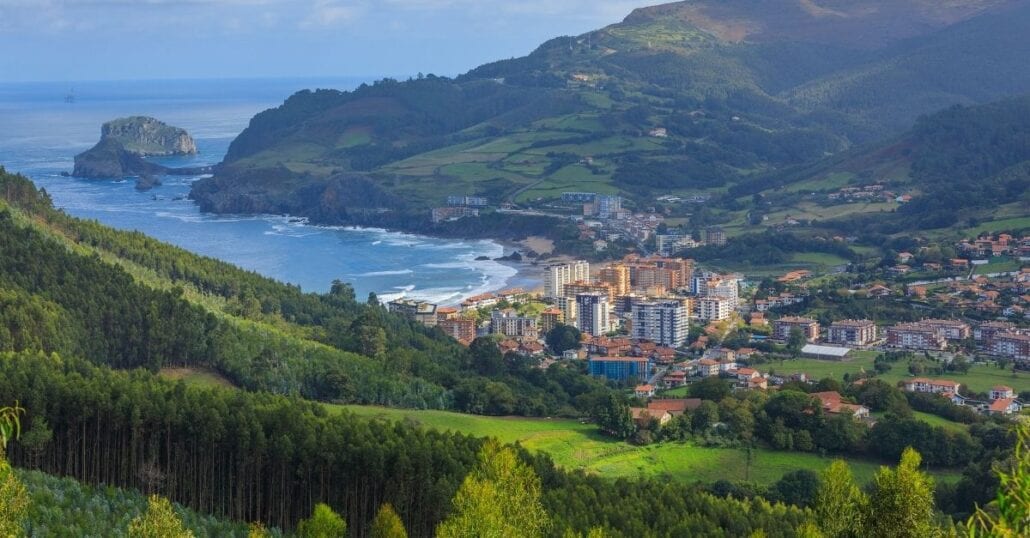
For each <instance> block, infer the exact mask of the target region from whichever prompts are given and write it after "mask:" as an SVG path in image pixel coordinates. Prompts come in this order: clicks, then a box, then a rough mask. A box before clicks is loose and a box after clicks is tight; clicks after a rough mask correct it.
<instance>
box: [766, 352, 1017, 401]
mask: <svg viewBox="0 0 1030 538" xmlns="http://www.w3.org/2000/svg"><path fill="white" fill-rule="evenodd" d="M851 355H852V358H851V359H849V360H846V361H825V360H819V359H788V360H783V361H775V362H769V363H765V364H761V365H758V369H759V370H762V371H763V372H766V371H770V370H772V371H774V372H775V373H777V374H792V373H799V372H805V373H807V374H808V375H810V376H812V377H813V378H815V379H821V378H824V377H832V378H834V379H842V378H843V377H844V374H846V373H849V374H855V373H858V372H860V371H863V370H864V371H872V370H873V359H875V358H876V355H877V353H876V352H874V351H853V352H852V353H851ZM878 377H879V379H883V380H884V381H887V382H888V383H897V382H898V381H902V380H904V379H907V378H909V377H912V376H911V375H909V373H908V363H907V362H906V361H899V362H897V363H896V364H894V367H893V368H892V369H891V371H889V372H887V373H886V374H883V375H880V376H878ZM925 377H941V378H945V379H950V380H952V381H957V382H959V383H962V384H964V385H966V386H968V387H969V388H970V389H972V390H974V391H976V392H987V391H989V390H990V389H991V387H993V386H995V385H1007V386H1010V387H1012V388H1013V389H1015V390H1016V392H1021V391H1026V390H1030V373H1028V372H1020V373H1018V374H1013V373H1012V371H1011V370H1002V369H1000V368H998V367H996V366H985V365H979V364H978V365H974V366H973V367H972V368H970V370H969V373H966V374H959V373H948V374H945V375H941V376H932V375H930V376H925Z"/></svg>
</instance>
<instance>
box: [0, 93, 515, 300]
mask: <svg viewBox="0 0 1030 538" xmlns="http://www.w3.org/2000/svg"><path fill="white" fill-rule="evenodd" d="M361 82H363V81H361V80H348V79H338V80H317V81H316V80H230V81H140V82H91V83H78V84H73V83H24V84H0V165H2V166H4V167H6V168H7V169H8V170H9V171H15V172H20V173H22V174H25V175H26V176H28V177H30V178H31V179H32V180H33V181H34V182H35V183H36V184H37V185H38V186H40V187H43V188H45V189H46V190H47V192H49V193H50V195H51V197H53V199H54V203H55V204H56V205H57V206H58V207H60V208H63V209H64V210H65V211H67V212H68V213H70V214H72V215H75V216H78V217H84V218H90V219H96V220H98V221H100V222H102V223H104V224H106V225H108V226H112V227H115V228H120V229H124V230H139V231H141V232H143V233H146V234H148V235H151V236H153V237H156V238H158V239H160V240H162V241H166V242H169V243H173V244H176V245H178V246H181V247H183V248H186V249H188V250H191V251H193V252H196V253H199V254H204V255H208V256H214V257H216V258H220V259H222V260H225V261H228V262H231V263H234V264H236V265H239V266H240V267H244V268H246V269H251V270H254V271H257V272H260V273H262V274H264V275H267V276H270V277H273V278H276V279H278V280H281V281H285V282H290V283H294V284H298V285H300V286H301V287H302V288H303V289H305V290H309V291H325V290H327V289H328V288H329V285H330V283H331V282H332V281H333V280H334V279H341V280H344V281H348V282H351V283H352V284H353V285H354V287H355V289H356V291H357V293H358V294H359V295H358V296H359V297H363V296H365V295H367V294H368V293H369V292H371V291H374V292H376V293H377V294H379V295H380V296H381V297H383V298H393V297H398V296H401V295H406V296H409V297H416V298H420V299H427V300H432V301H435V302H439V303H441V304H453V303H456V302H458V301H460V300H461V299H462V298H464V297H467V296H469V295H474V294H478V293H484V292H487V291H493V290H496V289H500V288H502V287H505V286H508V285H520V286H525V285H531V284H532V283H531V282H525V281H522V280H521V279H520V278H519V277H518V276H516V271H515V270H514V269H512V268H510V267H507V266H505V265H502V264H499V263H496V262H492V261H475V258H477V257H480V256H489V257H498V256H500V255H502V247H501V246H500V245H498V244H496V243H493V242H491V241H456V240H442V239H434V238H428V237H422V236H416V235H409V234H401V233H394V232H387V231H383V230H355V229H341V228H325V227H316V226H309V225H307V224H305V223H304V222H303V221H298V219H290V218H288V217H286V216H281V215H279V216H259V217H248V216H224V215H220V216H215V215H205V214H201V213H200V211H199V210H198V209H197V207H196V206H195V205H194V204H193V203H192V202H190V201H189V200H187V199H186V194H187V193H188V192H189V188H190V183H191V182H193V181H195V180H196V179H197V178H188V177H166V178H162V181H163V185H162V186H160V187H158V188H156V189H154V190H152V191H149V192H146V193H140V192H137V191H136V190H135V188H134V183H133V182H132V181H91V180H82V179H76V178H67V177H62V176H61V175H60V174H61V172H69V171H71V169H72V165H73V157H74V156H75V154H76V153H79V152H81V151H83V150H86V149H88V148H89V147H91V146H92V145H93V144H95V143H96V142H97V140H98V139H99V137H100V125H101V124H102V123H104V122H105V121H109V120H111V119H114V118H117V117H123V116H130V115H148V116H153V117H156V118H158V119H160V120H162V121H164V122H166V123H168V124H170V125H175V126H177V127H182V128H184V129H186V130H187V131H189V133H190V134H191V135H193V137H194V139H196V141H197V145H198V148H199V150H200V154H199V155H197V156H192V157H182V158H168V159H162V160H161V162H162V163H163V164H167V165H169V166H196V165H205V164H214V163H217V162H218V161H220V160H221V159H222V157H223V156H224V155H225V152H226V150H227V148H228V147H229V143H230V142H232V139H233V138H234V137H235V136H236V135H238V134H239V133H240V131H242V130H243V128H244V127H246V125H247V122H248V121H249V120H250V118H251V117H253V116H254V114H256V113H258V112H260V111H262V110H264V109H267V108H270V107H273V106H278V105H279V104H280V103H282V101H283V100H284V99H285V98H286V97H288V96H289V95H290V94H291V93H293V92H294V91H296V90H298V89H302V88H315V87H319V88H338V89H350V88H352V87H354V86H356V85H357V84H360V83H361ZM72 92H73V95H74V96H75V102H74V103H66V102H65V96H66V95H68V94H69V93H72Z"/></svg>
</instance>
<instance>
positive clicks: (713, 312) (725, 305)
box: [697, 297, 734, 321]
mask: <svg viewBox="0 0 1030 538" xmlns="http://www.w3.org/2000/svg"><path fill="white" fill-rule="evenodd" d="M697 307H698V312H697V317H698V319H701V320H702V321H722V320H724V319H729V317H730V316H731V315H732V314H733V310H734V306H733V302H732V301H730V300H729V299H723V298H722V297H701V298H700V299H698V300H697Z"/></svg>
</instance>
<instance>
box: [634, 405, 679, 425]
mask: <svg viewBox="0 0 1030 538" xmlns="http://www.w3.org/2000/svg"><path fill="white" fill-rule="evenodd" d="M629 412H630V413H631V414H632V415H633V422H636V423H637V426H638V427H641V428H644V427H647V424H648V423H649V422H651V421H652V420H657V421H658V424H661V425H662V426H664V425H666V424H668V423H669V421H670V420H672V415H670V414H669V412H668V411H662V410H654V409H647V408H646V407H630V408H629Z"/></svg>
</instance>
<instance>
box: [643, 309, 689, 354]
mask: <svg viewBox="0 0 1030 538" xmlns="http://www.w3.org/2000/svg"><path fill="white" fill-rule="evenodd" d="M689 316H690V311H689V310H688V308H687V306H686V305H684V304H683V302H682V301H675V300H669V301H647V302H640V303H636V304H634V305H633V312H632V317H631V318H630V319H632V320H633V338H637V339H640V340H650V341H652V342H655V343H656V344H658V345H662V346H667V347H681V346H683V345H684V344H686V343H687V333H688V332H689V330H690V325H689Z"/></svg>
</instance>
